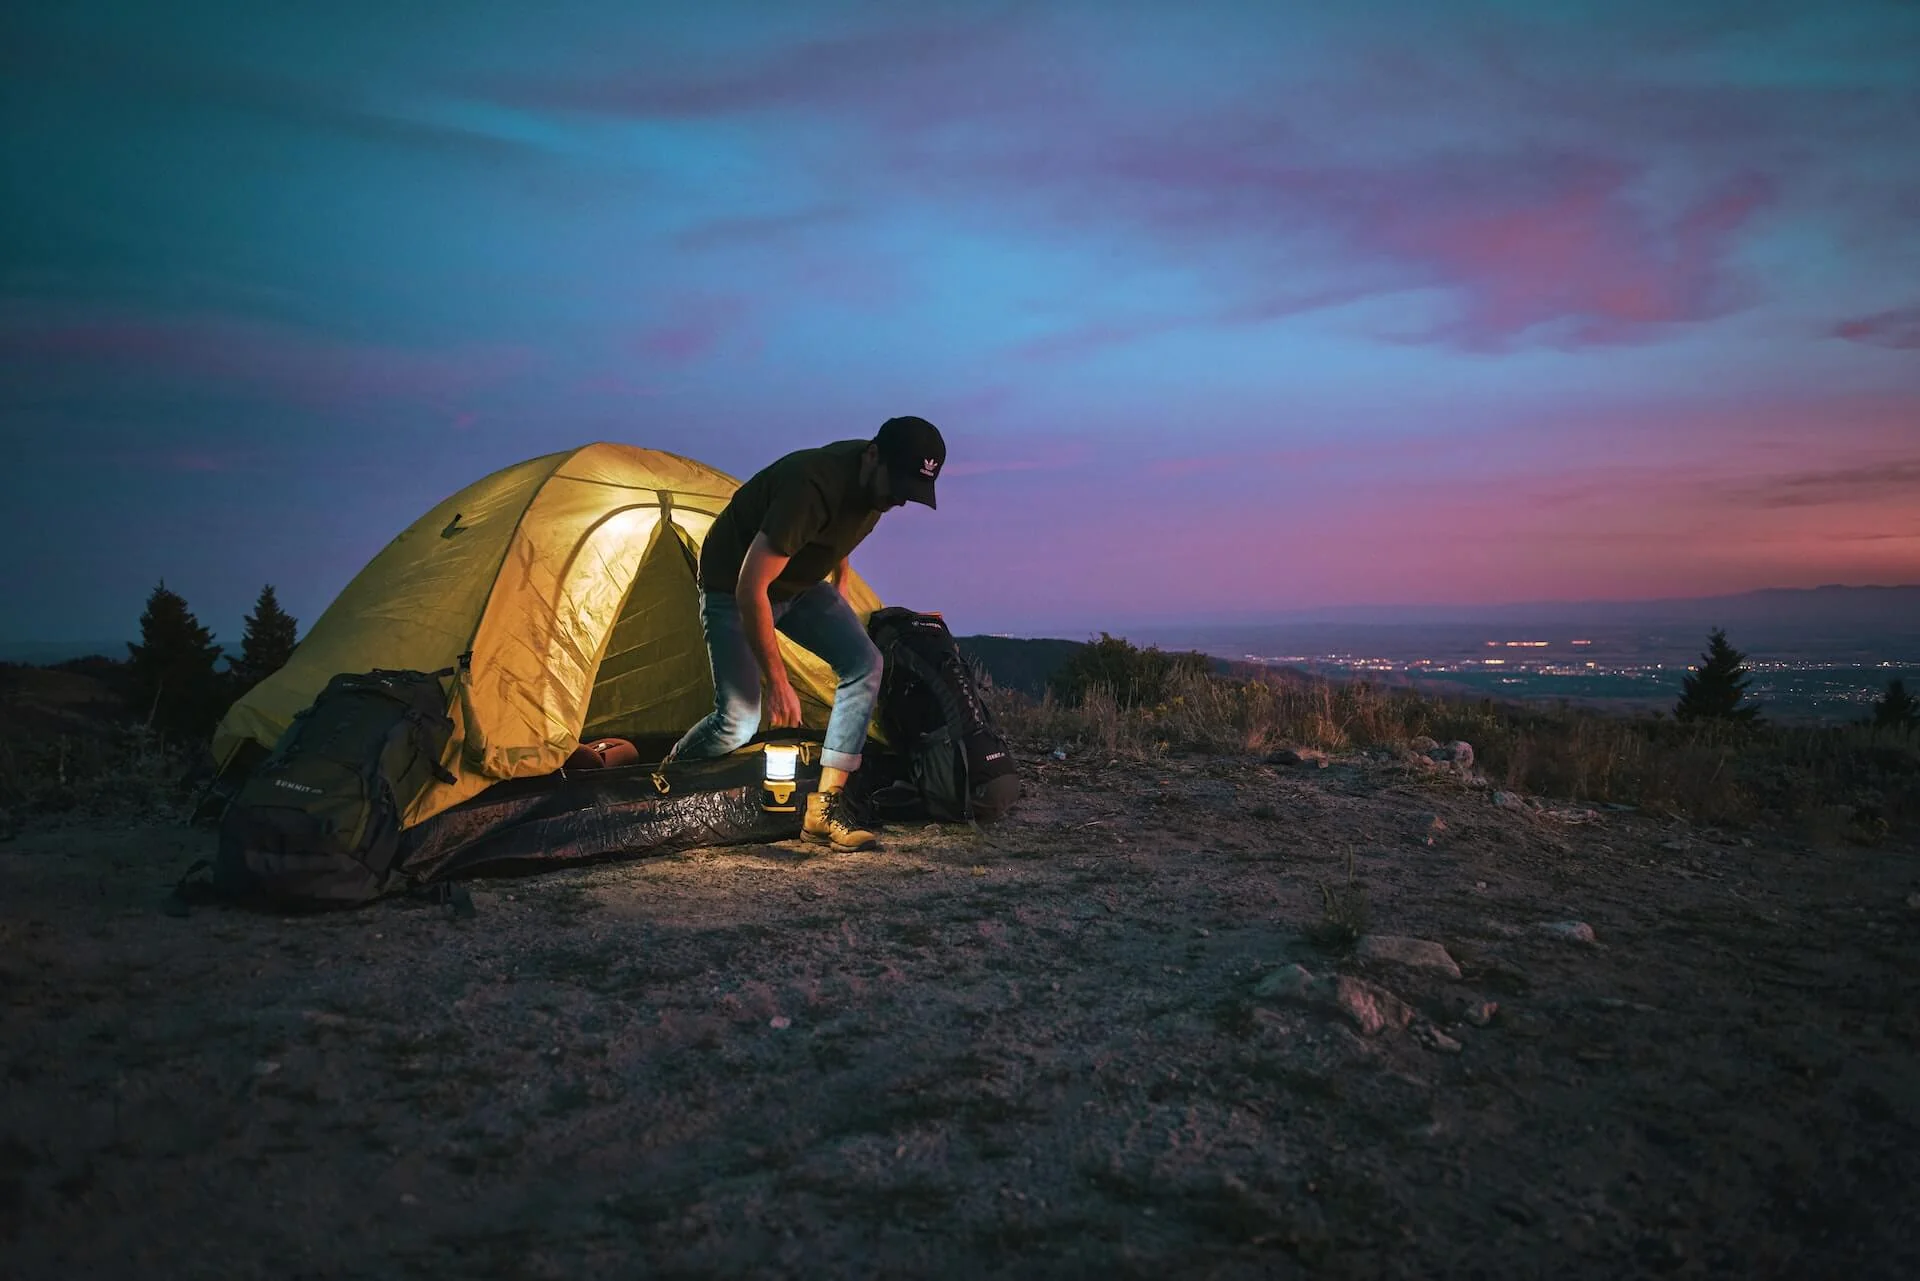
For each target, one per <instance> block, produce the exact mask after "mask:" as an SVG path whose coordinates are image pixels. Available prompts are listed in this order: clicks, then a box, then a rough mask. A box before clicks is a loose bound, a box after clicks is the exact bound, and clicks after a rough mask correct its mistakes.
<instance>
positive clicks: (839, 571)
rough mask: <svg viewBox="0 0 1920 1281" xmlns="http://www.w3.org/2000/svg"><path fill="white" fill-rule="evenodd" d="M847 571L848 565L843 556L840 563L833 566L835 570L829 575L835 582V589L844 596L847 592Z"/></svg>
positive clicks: (831, 580)
mask: <svg viewBox="0 0 1920 1281" xmlns="http://www.w3.org/2000/svg"><path fill="white" fill-rule="evenodd" d="M847 573H848V565H847V562H846V560H845V558H844V557H843V558H842V559H841V561H840V563H839V564H838V565H835V566H834V567H833V572H832V573H831V574H828V575H827V578H828V580H829V581H830V582H832V583H833V586H834V589H835V590H837V591H838V592H839V593H840V594H841V595H842V596H845V595H846V594H847Z"/></svg>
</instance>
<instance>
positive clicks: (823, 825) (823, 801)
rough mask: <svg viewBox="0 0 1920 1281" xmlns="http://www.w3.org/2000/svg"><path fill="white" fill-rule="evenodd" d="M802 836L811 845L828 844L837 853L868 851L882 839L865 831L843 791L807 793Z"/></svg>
mask: <svg viewBox="0 0 1920 1281" xmlns="http://www.w3.org/2000/svg"><path fill="white" fill-rule="evenodd" d="M800 834H801V835H802V836H804V837H806V838H807V839H808V840H810V841H826V842H828V843H830V844H831V845H832V846H833V848H835V849H837V850H864V849H866V848H867V847H868V846H870V845H872V844H873V843H874V841H875V840H877V839H879V838H877V837H876V836H874V834H873V833H872V832H869V831H867V830H866V829H865V828H863V827H861V826H860V824H859V823H858V822H857V821H856V820H855V819H854V817H853V810H852V807H851V806H850V805H848V804H847V794H846V792H845V791H844V790H843V789H841V788H837V787H836V788H835V789H834V790H832V791H831V792H809V793H807V817H806V821H805V822H803V823H802V824H801V825H800Z"/></svg>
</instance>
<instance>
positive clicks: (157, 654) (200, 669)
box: [127, 579, 222, 742]
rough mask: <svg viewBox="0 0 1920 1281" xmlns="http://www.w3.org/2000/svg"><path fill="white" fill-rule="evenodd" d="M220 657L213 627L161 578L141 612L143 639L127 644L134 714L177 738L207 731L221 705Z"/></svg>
mask: <svg viewBox="0 0 1920 1281" xmlns="http://www.w3.org/2000/svg"><path fill="white" fill-rule="evenodd" d="M219 658H220V646H219V645H217V644H215V643H214V639H213V633H212V632H210V631H208V630H207V629H206V628H204V627H202V626H201V625H200V620H198V619H197V618H195V617H194V616H193V611H191V610H189V609H188V608H187V602H186V600H185V599H184V598H182V597H181V596H180V595H179V593H177V592H171V591H168V590H167V584H166V580H165V579H162V580H161V582H160V585H159V586H158V587H156V588H154V589H153V594H152V595H151V596H149V597H147V608H146V612H145V613H143V614H141V615H140V643H139V644H138V645H133V644H129V645H128V646H127V667H128V677H129V680H128V684H129V687H130V692H131V695H132V704H133V709H132V710H133V713H134V715H135V716H137V717H139V718H140V719H141V720H143V721H145V722H146V723H148V724H149V725H151V726H152V727H153V728H154V729H155V730H157V731H159V733H160V734H161V735H162V736H163V737H165V738H167V739H169V740H171V741H174V742H185V741H189V740H194V739H204V738H206V737H208V736H209V735H210V734H212V732H213V726H214V723H215V722H216V721H217V720H219V718H220V714H221V711H222V708H221V706H220V699H219V678H218V676H217V675H216V674H215V672H214V664H215V663H216V662H218V661H219Z"/></svg>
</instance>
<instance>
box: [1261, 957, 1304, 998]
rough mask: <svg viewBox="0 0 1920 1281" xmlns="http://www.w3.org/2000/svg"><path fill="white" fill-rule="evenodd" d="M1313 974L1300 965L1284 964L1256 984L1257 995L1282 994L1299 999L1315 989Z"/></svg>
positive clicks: (1281, 995)
mask: <svg viewBox="0 0 1920 1281" xmlns="http://www.w3.org/2000/svg"><path fill="white" fill-rule="evenodd" d="M1313 983H1314V979H1313V975H1312V974H1310V973H1309V972H1308V971H1307V969H1306V967H1304V966H1300V965H1283V966H1281V967H1280V968H1279V969H1277V970H1275V971H1274V972H1273V973H1271V974H1269V975H1267V976H1266V977H1265V978H1263V979H1261V980H1260V981H1259V982H1258V983H1256V984H1254V987H1253V994H1254V995H1255V996H1280V997H1288V998H1292V999H1299V998H1302V997H1305V996H1308V995H1309V994H1310V993H1311V992H1312V991H1313Z"/></svg>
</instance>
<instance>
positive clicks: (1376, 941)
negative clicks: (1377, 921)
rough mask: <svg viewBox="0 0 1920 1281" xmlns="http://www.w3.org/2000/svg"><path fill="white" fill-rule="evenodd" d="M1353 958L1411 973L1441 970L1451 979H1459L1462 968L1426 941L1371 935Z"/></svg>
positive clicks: (1436, 945)
mask: <svg viewBox="0 0 1920 1281" xmlns="http://www.w3.org/2000/svg"><path fill="white" fill-rule="evenodd" d="M1353 954H1354V955H1355V956H1357V957H1359V958H1360V959H1361V960H1363V961H1384V962H1387V963H1389V964H1392V965H1404V966H1406V967H1407V968H1408V969H1414V970H1438V971H1440V972H1441V973H1442V974H1445V975H1446V976H1447V977H1448V978H1453V979H1457V978H1459V977H1460V966H1459V965H1458V963H1456V962H1455V961H1454V959H1453V957H1452V956H1450V955H1449V954H1448V952H1447V949H1446V948H1444V947H1442V946H1441V945H1440V944H1438V943H1433V942H1430V941H1428V940H1426V939H1415V938H1401V937H1399V936H1398V935H1393V934H1369V935H1367V936H1366V937H1365V938H1363V939H1361V940H1360V941H1359V942H1358V943H1357V944H1355V945H1354V949H1353Z"/></svg>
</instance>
